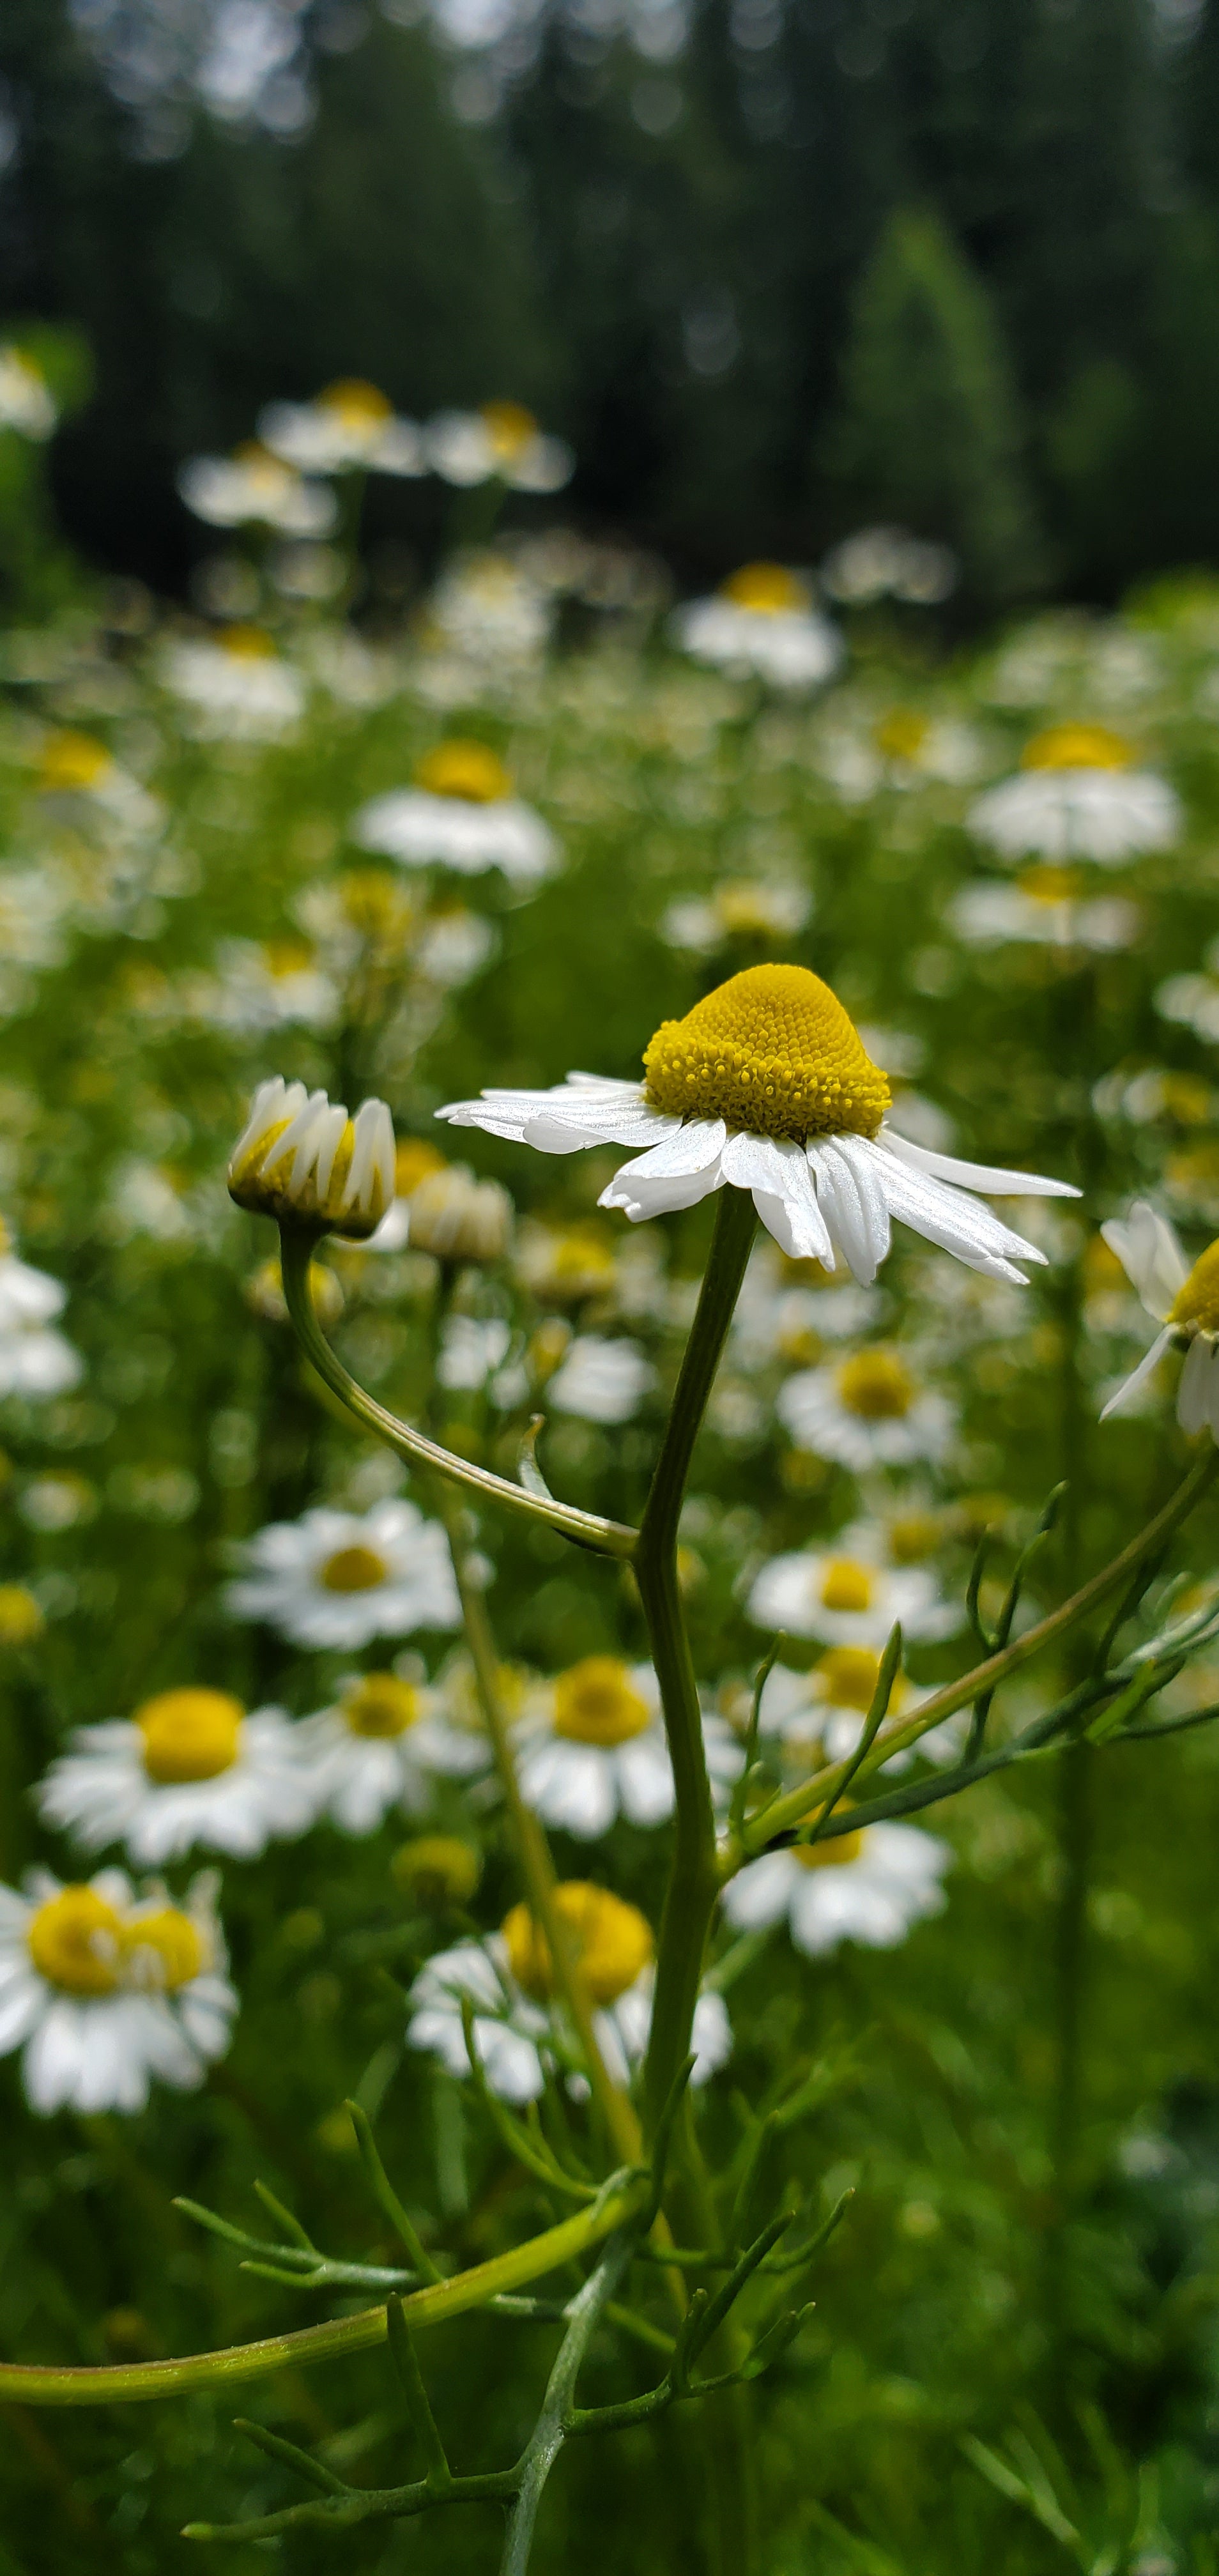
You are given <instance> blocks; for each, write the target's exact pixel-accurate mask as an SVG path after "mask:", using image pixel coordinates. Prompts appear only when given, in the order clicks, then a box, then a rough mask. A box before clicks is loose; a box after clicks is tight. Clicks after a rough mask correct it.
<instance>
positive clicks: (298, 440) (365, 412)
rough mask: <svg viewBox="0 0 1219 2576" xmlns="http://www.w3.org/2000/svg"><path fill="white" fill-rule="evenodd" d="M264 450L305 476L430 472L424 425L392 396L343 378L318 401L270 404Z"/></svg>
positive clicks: (262, 423) (261, 425) (262, 419)
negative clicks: (405, 413)
mask: <svg viewBox="0 0 1219 2576" xmlns="http://www.w3.org/2000/svg"><path fill="white" fill-rule="evenodd" d="M258 434H259V438H260V439H261V441H262V444H263V446H264V447H267V448H269V449H270V450H271V453H272V455H273V456H278V457H281V458H282V459H283V462H284V464H285V465H292V466H295V467H296V469H297V471H298V472H299V473H301V474H350V473H353V472H357V471H359V472H363V473H366V474H368V473H371V474H395V475H399V476H405V477H407V478H412V477H414V476H416V475H420V474H424V473H426V471H427V461H426V458H425V456H424V452H423V440H422V437H421V434H420V431H419V428H418V425H417V423H416V422H415V421H413V420H406V419H403V418H402V417H401V415H399V414H396V413H395V411H394V407H393V404H392V403H391V402H390V400H389V398H388V396H387V395H386V394H383V393H382V392H381V390H380V387H379V386H377V385H370V384H366V383H365V382H364V380H363V378H362V377H359V376H343V377H340V378H339V380H338V382H337V383H335V384H333V385H327V386H326V388H325V390H324V392H322V393H320V394H317V395H315V397H314V399H313V401H312V402H308V403H290V402H276V403H268V404H267V406H266V409H265V410H264V411H263V412H261V413H260V414H259V420H258Z"/></svg>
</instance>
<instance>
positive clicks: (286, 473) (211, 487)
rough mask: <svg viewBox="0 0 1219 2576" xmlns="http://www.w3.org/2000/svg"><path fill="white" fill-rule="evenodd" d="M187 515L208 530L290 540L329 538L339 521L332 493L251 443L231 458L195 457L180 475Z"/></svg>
mask: <svg viewBox="0 0 1219 2576" xmlns="http://www.w3.org/2000/svg"><path fill="white" fill-rule="evenodd" d="M178 490H179V492H180V494H181V496H182V499H183V500H184V501H185V503H186V506H187V509H188V510H191V511H193V513H194V515H195V517H196V518H197V519H203V520H204V521H205V522H206V524H207V526H208V527H209V528H244V527H249V526H251V525H256V526H260V527H264V528H277V529H278V530H279V533H280V535H281V536H285V537H328V536H329V535H330V532H331V530H332V528H333V527H334V524H335V520H336V519H337V517H338V506H337V503H336V501H335V497H334V494H333V492H332V491H331V490H330V489H329V487H328V485H326V484H325V483H316V482H307V481H306V480H305V478H304V476H303V475H301V474H298V473H297V472H296V471H295V468H294V467H292V466H290V465H285V464H284V463H283V461H282V459H281V458H280V457H278V456H273V455H272V454H271V451H270V448H269V447H263V446H261V445H260V443H259V441H258V440H257V439H250V440H249V441H247V443H246V444H245V445H244V446H242V447H237V448H234V450H233V453H232V455H231V456H192V457H189V458H188V459H187V462H186V464H185V465H183V466H181V467H180V468H179V471H178Z"/></svg>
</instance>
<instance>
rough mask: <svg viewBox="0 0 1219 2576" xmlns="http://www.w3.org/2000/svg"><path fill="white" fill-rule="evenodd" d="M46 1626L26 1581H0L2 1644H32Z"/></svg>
mask: <svg viewBox="0 0 1219 2576" xmlns="http://www.w3.org/2000/svg"><path fill="white" fill-rule="evenodd" d="M45 1626H46V1620H45V1619H44V1617H43V1615H42V1612H41V1610H40V1609H39V1607H38V1603H37V1602H36V1600H35V1599H34V1595H33V1593H32V1592H27V1591H26V1588H25V1585H24V1583H0V1646H30V1645H32V1644H33V1642H34V1639H35V1637H40V1636H41V1635H42V1632H43V1629H44V1628H45Z"/></svg>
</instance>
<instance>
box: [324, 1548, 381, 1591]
mask: <svg viewBox="0 0 1219 2576" xmlns="http://www.w3.org/2000/svg"><path fill="white" fill-rule="evenodd" d="M388 1578H389V1567H388V1566H387V1564H386V1562H385V1559H384V1557H383V1556H378V1554H377V1551H376V1549H375V1547H362V1546H361V1545H360V1543H359V1542H358V1541H357V1543H356V1545H355V1546H354V1547H338V1548H336V1549H335V1551H334V1554H333V1556H328V1557H325V1558H324V1559H323V1561H322V1563H321V1564H320V1565H319V1567H318V1570H317V1579H318V1582H319V1583H320V1584H321V1586H322V1589H323V1591H325V1592H375V1591H376V1588H377V1585H378V1584H379V1583H385V1582H387V1581H388Z"/></svg>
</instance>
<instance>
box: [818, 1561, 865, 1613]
mask: <svg viewBox="0 0 1219 2576" xmlns="http://www.w3.org/2000/svg"><path fill="white" fill-rule="evenodd" d="M875 1589H876V1576H875V1574H874V1573H873V1571H872V1569H871V1567H870V1566H867V1565H859V1564H857V1563H856V1561H855V1559H854V1558H853V1557H849V1556H835V1557H831V1559H830V1562H829V1564H828V1565H827V1566H826V1569H825V1572H824V1574H823V1575H822V1577H821V1583H820V1587H819V1597H820V1601H821V1607H822V1609H823V1610H870V1609H871V1606H872V1595H873V1593H874V1591H875Z"/></svg>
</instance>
